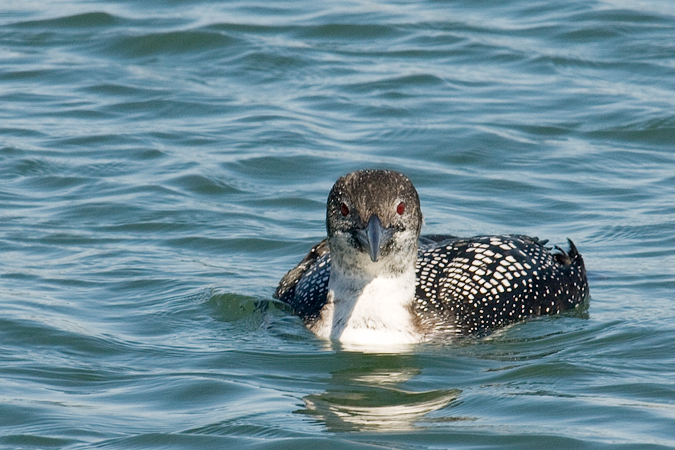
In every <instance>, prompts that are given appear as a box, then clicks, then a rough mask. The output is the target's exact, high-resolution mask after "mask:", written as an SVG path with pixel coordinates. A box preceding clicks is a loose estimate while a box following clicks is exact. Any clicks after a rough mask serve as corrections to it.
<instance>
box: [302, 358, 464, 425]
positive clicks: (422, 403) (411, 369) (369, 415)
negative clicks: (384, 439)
mask: <svg viewBox="0 0 675 450" xmlns="http://www.w3.org/2000/svg"><path fill="white" fill-rule="evenodd" d="M343 355H344V354H343ZM353 359H355V360H356V361H358V362H359V364H355V365H354V366H353V367H350V369H347V370H341V371H337V372H334V373H333V374H332V377H331V379H330V381H329V382H328V386H329V388H328V389H327V390H326V391H325V392H323V393H321V394H312V395H308V396H306V397H305V398H304V399H303V400H304V402H305V409H303V410H301V411H298V412H299V413H302V414H307V415H311V416H314V417H316V418H317V419H318V420H319V421H320V422H322V423H324V424H325V425H326V427H327V428H328V430H329V431H334V432H339V431H342V432H344V431H405V430H412V429H416V428H422V427H423V426H424V423H425V422H426V423H428V422H432V421H435V419H431V418H429V417H427V415H428V414H429V413H431V412H434V411H438V410H441V409H443V408H446V407H448V406H450V405H451V404H452V402H453V401H455V400H456V399H457V397H458V396H459V395H460V394H461V391H460V390H459V389H449V390H433V391H424V392H415V391H411V390H407V389H403V388H401V387H400V386H401V385H402V384H404V383H405V382H407V381H409V380H411V379H412V378H413V377H415V376H417V375H419V374H420V373H421V370H420V368H419V367H416V366H414V365H411V364H410V363H411V361H412V356H410V355H408V356H400V355H399V356H393V355H363V354H362V355H359V356H358V357H355V358H353ZM443 420H444V421H445V420H447V419H443Z"/></svg>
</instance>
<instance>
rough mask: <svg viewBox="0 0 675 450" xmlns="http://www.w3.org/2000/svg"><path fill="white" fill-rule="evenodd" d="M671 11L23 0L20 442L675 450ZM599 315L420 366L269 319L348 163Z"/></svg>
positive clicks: (509, 336) (4, 425) (12, 235)
mask: <svg viewBox="0 0 675 450" xmlns="http://www.w3.org/2000/svg"><path fill="white" fill-rule="evenodd" d="M673 36H675V6H673V4H672V2H670V1H665V0H662V1H658V0H654V1H649V2H643V1H622V2H618V1H609V0H608V1H590V2H582V1H578V0H577V1H572V2H563V3H561V2H553V1H550V0H549V1H539V2H528V1H523V0H506V1H498V2H483V1H480V2H476V1H423V2H415V3H405V2H397V1H395V2H380V1H375V2H371V1H353V2H337V3H336V2H333V3H331V4H325V5H324V4H322V3H321V2H304V1H301V0H297V1H296V0H290V1H283V2H272V3H270V2H257V3H256V2H250V1H246V2H236V1H235V2H225V3H219V2H209V1H196V2H188V1H184V0H171V1H168V0H167V1H161V2H125V1H115V2H102V1H96V0H94V1H88V2H84V1H81V2H78V1H70V2H56V3H49V2H47V3H44V2H31V1H28V2H10V3H8V4H4V5H3V6H1V7H0V105H1V106H0V205H2V207H1V208H0V445H2V446H4V447H5V448H36V449H37V448H40V449H42V448H66V449H84V448H120V449H134V448H143V449H147V448H163V449H168V448H176V449H185V448H199V449H204V448H219V449H220V448H241V449H301V448H309V447H312V446H313V447H317V448H328V449H360V448H394V449H403V450H412V449H415V450H416V449H440V448H461V449H464V448H466V449H468V448H481V449H483V448H499V449H504V448H513V449H528V448H531V449H542V448H580V449H581V448H583V449H586V448H592V449H595V448H626V449H656V448H674V447H675V431H674V430H675V382H674V381H673V380H675V345H674V344H673V342H675V320H674V319H675V148H674V147H673V143H674V142H675V114H674V113H673V111H675V64H674V63H673V61H675V40H674V39H673ZM366 167H383V168H389V169H394V170H399V171H401V172H404V173H406V174H407V175H408V176H409V177H410V178H411V179H412V180H413V182H414V183H415V185H416V186H417V188H418V190H419V193H420V196H421V201H422V208H423V212H424V215H425V223H426V225H425V228H424V232H425V233H448V234H456V235H475V234H485V233H523V234H531V235H536V236H539V237H541V238H547V239H550V240H551V242H552V243H555V244H561V245H562V244H564V242H565V239H566V238H567V237H570V238H571V239H573V240H574V242H575V243H576V244H577V246H578V247H579V249H580V251H581V252H582V254H583V255H584V258H585V261H586V265H587V267H588V270H589V278H590V283H591V296H592V298H591V300H590V302H589V304H588V305H587V306H586V308H584V309H582V310H579V311H575V312H572V313H569V314H565V315H563V316H559V317H553V318H542V319H538V320H532V321H529V322H526V323H522V324H518V325H515V326H512V327H510V328H508V329H506V330H502V331H500V332H498V333H495V334H493V335H492V336H490V337H487V338H484V339H465V340H461V341H458V342H449V343H447V344H446V345H431V344H429V345H419V346H416V347H415V348H413V349H412V350H410V351H407V352H402V353H400V354H376V353H363V352H359V351H350V349H345V348H341V347H340V346H339V345H331V344H330V343H326V342H323V341H321V340H318V339H317V338H315V337H314V336H313V335H312V334H311V333H310V332H308V331H307V330H305V329H304V327H303V326H302V324H301V322H300V321H299V319H297V318H296V317H293V316H292V315H290V314H289V312H288V311H286V310H285V309H284V308H283V307H281V306H278V305H275V304H273V303H272V304H269V305H268V307H267V309H265V308H260V307H259V306H260V304H261V303H262V304H265V303H267V302H269V301H271V295H272V293H273V292H274V289H275V287H276V283H277V282H278V280H279V279H280V278H281V276H283V274H284V273H285V272H286V270H288V269H289V268H290V267H292V266H293V265H294V264H296V263H297V261H298V260H299V259H300V258H302V256H304V254H305V253H306V252H307V251H308V249H309V248H310V247H311V246H312V245H313V244H314V243H316V242H318V241H319V240H320V239H322V238H323V236H324V235H325V228H324V216H325V211H324V208H325V199H326V197H327V195H328V191H329V189H330V187H331V186H332V184H333V182H334V181H335V179H336V178H337V177H339V176H340V175H342V174H344V173H346V172H349V171H351V170H355V169H360V168H366Z"/></svg>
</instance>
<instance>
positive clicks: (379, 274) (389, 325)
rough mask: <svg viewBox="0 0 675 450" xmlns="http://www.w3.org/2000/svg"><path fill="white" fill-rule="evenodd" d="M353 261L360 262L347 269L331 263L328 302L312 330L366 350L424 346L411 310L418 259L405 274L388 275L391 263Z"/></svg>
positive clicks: (362, 258) (359, 258) (365, 258)
mask: <svg viewBox="0 0 675 450" xmlns="http://www.w3.org/2000/svg"><path fill="white" fill-rule="evenodd" d="M414 255H415V256H416V252H415V253H414ZM350 256H351V257H352V258H354V257H356V258H357V260H354V259H352V260H351V261H352V262H353V263H354V264H353V265H352V266H351V267H348V268H347V270H345V268H343V267H340V264H339V263H337V261H336V259H337V258H333V259H332V262H331V273H330V280H329V282H328V298H327V303H326V306H325V307H324V308H323V310H322V312H321V317H320V318H319V319H318V320H317V321H316V322H315V323H314V324H313V325H312V326H311V327H310V329H311V330H312V331H313V332H314V333H316V334H317V335H318V336H320V337H322V338H325V339H337V340H339V341H340V342H343V343H350V344H359V345H366V346H382V345H397V344H411V343H416V342H421V341H422V340H423V336H422V335H421V334H420V333H419V332H418V331H417V328H416V326H415V322H414V314H413V309H412V308H413V302H414V300H415V263H414V260H413V261H411V263H410V264H407V267H406V269H405V270H404V271H403V272H398V271H397V272H392V271H390V270H387V267H391V262H392V261H387V260H386V259H383V260H380V261H378V262H375V263H373V262H371V261H370V259H369V257H368V256H367V255H365V254H359V255H354V254H352V255H350ZM336 263H337V264H336ZM354 266H356V267H361V268H362V269H363V270H354V268H355V267H354Z"/></svg>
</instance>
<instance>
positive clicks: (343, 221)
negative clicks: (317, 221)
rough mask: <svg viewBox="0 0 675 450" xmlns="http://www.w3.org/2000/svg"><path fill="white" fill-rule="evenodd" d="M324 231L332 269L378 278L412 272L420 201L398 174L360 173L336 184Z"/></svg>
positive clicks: (419, 224) (420, 224) (329, 202)
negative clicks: (326, 234)
mask: <svg viewBox="0 0 675 450" xmlns="http://www.w3.org/2000/svg"><path fill="white" fill-rule="evenodd" d="M326 228H327V231H328V245H329V247H330V252H331V258H332V260H333V264H334V265H337V266H338V267H339V268H340V269H341V270H343V271H344V272H348V273H349V272H351V273H361V274H364V275H371V276H373V275H374V276H377V275H380V274H382V273H385V274H386V273H391V274H392V275H395V274H399V273H402V272H405V271H409V270H411V269H412V270H414V265H415V260H416V258H417V247H418V240H419V235H420V231H421V228H422V212H421V210H420V200H419V196H418V195H417V191H416V190H415V187H414V186H413V184H412V182H411V181H410V180H409V179H408V178H407V177H406V176H405V175H402V174H400V173H398V172H392V171H388V170H360V171H357V172H352V173H349V174H347V175H345V176H343V177H341V178H340V179H338V180H337V181H336V182H335V185H334V186H333V189H331V191H330V194H329V195H328V202H327V212H326Z"/></svg>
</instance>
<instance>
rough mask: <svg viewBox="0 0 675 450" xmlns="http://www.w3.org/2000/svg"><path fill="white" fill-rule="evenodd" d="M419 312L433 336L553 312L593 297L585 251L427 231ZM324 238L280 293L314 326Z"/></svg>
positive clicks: (320, 300)
mask: <svg viewBox="0 0 675 450" xmlns="http://www.w3.org/2000/svg"><path fill="white" fill-rule="evenodd" d="M419 243H420V246H419V252H418V258H417V267H416V272H417V280H416V296H415V300H414V303H413V313H414V314H415V316H416V322H417V324H418V326H419V328H420V331H421V332H422V333H424V334H425V335H427V336H433V335H446V334H459V335H469V334H479V335H480V334H486V333H488V332H490V331H491V330H494V329H496V328H499V327H503V326H505V325H508V324H511V323H514V322H517V321H520V320H523V319H525V318H527V317H532V316H540V315H545V314H555V313H559V312H561V311H564V310H566V309H570V308H573V307H575V306H576V305H578V304H580V303H582V302H583V301H584V300H585V299H586V297H587V296H588V283H587V281H586V271H585V268H584V263H583V259H582V257H581V255H580V254H579V253H578V252H577V250H576V247H575V246H574V244H573V243H572V242H571V241H569V244H570V250H569V252H564V251H563V250H562V249H560V248H558V247H555V248H554V249H553V250H552V251H551V250H550V249H548V248H546V247H545V246H544V244H545V243H546V242H545V241H539V240H538V239H536V238H531V237H527V236H516V235H508V236H477V237H472V238H457V237H453V236H422V237H421V238H420V242H419ZM329 278H330V252H329V249H328V246H327V244H326V242H325V241H322V242H321V243H319V244H318V245H317V246H315V247H314V248H313V249H312V250H311V251H310V253H309V254H308V255H307V256H306V257H305V259H303V261H302V262H301V263H300V264H299V265H298V266H297V267H295V268H294V269H292V270H291V271H289V272H288V273H287V274H286V276H285V277H284V278H283V279H282V281H281V283H280V284H279V287H278V288H277V290H276V292H275V295H274V296H275V298H278V299H279V300H281V301H282V302H284V303H287V304H288V305H290V306H291V307H292V308H293V310H294V311H295V313H296V314H297V315H299V316H300V317H301V318H302V319H303V321H304V322H305V323H306V324H308V325H311V324H312V323H313V322H314V321H315V320H316V319H317V318H318V317H319V314H320V312H321V309H322V308H323V307H324V305H325V304H326V296H327V293H328V280H329Z"/></svg>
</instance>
